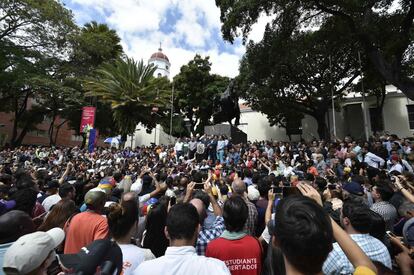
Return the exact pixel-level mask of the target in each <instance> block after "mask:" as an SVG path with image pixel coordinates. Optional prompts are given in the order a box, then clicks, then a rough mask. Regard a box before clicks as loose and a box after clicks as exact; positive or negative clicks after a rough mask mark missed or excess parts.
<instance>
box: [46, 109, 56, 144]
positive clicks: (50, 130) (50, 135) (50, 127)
mask: <svg viewBox="0 0 414 275" xmlns="http://www.w3.org/2000/svg"><path fill="white" fill-rule="evenodd" d="M55 120H56V115H55V114H53V117H52V121H51V122H50V126H49V131H48V134H49V146H52V145H54V142H53V131H54V128H55Z"/></svg>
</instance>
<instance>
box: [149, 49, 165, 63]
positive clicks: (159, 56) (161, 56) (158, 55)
mask: <svg viewBox="0 0 414 275" xmlns="http://www.w3.org/2000/svg"><path fill="white" fill-rule="evenodd" d="M150 59H163V60H166V61H167V62H170V60H169V59H168V57H167V56H166V55H165V54H164V53H163V52H162V49H161V48H159V49H158V52H156V53H153V54H152V55H151V58H150Z"/></svg>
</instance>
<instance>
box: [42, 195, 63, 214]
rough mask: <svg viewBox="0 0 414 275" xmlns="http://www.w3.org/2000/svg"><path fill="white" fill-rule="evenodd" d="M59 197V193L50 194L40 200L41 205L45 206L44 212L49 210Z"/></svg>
mask: <svg viewBox="0 0 414 275" xmlns="http://www.w3.org/2000/svg"><path fill="white" fill-rule="evenodd" d="M61 199H62V198H61V197H60V196H59V194H54V195H50V196H48V197H47V198H46V199H45V200H44V201H43V202H42V206H43V207H44V208H45V210H46V212H49V211H50V208H51V207H52V206H53V205H55V204H57V203H58V202H59V201H60V200H61Z"/></svg>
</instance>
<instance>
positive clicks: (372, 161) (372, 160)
mask: <svg viewBox="0 0 414 275" xmlns="http://www.w3.org/2000/svg"><path fill="white" fill-rule="evenodd" d="M362 155H363V162H365V163H366V164H368V165H369V166H371V167H374V168H377V169H379V168H382V167H383V166H384V163H385V160H384V159H383V158H380V157H379V156H377V155H375V154H373V153H371V152H369V151H368V148H367V147H364V148H363V149H362Z"/></svg>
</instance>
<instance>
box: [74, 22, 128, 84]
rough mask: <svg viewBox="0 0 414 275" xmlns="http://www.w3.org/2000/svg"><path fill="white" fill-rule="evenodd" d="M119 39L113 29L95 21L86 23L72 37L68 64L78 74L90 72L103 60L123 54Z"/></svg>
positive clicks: (109, 59)
mask: <svg viewBox="0 0 414 275" xmlns="http://www.w3.org/2000/svg"><path fill="white" fill-rule="evenodd" d="M120 42H121V39H120V38H119V36H118V34H117V33H116V31H115V30H111V29H109V27H108V26H107V25H106V24H98V23H97V22H95V21H92V22H90V23H87V24H86V25H85V26H84V27H83V28H82V29H81V31H80V33H79V34H77V35H76V36H74V37H73V38H72V43H73V54H72V57H71V62H70V64H71V65H72V66H74V67H76V70H75V72H76V73H77V75H78V76H84V75H85V74H90V73H91V71H92V70H94V69H96V68H98V67H99V66H100V65H101V64H103V63H104V62H112V61H114V60H116V59H117V58H119V57H121V55H122V54H123V50H122V46H121V45H120Z"/></svg>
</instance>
